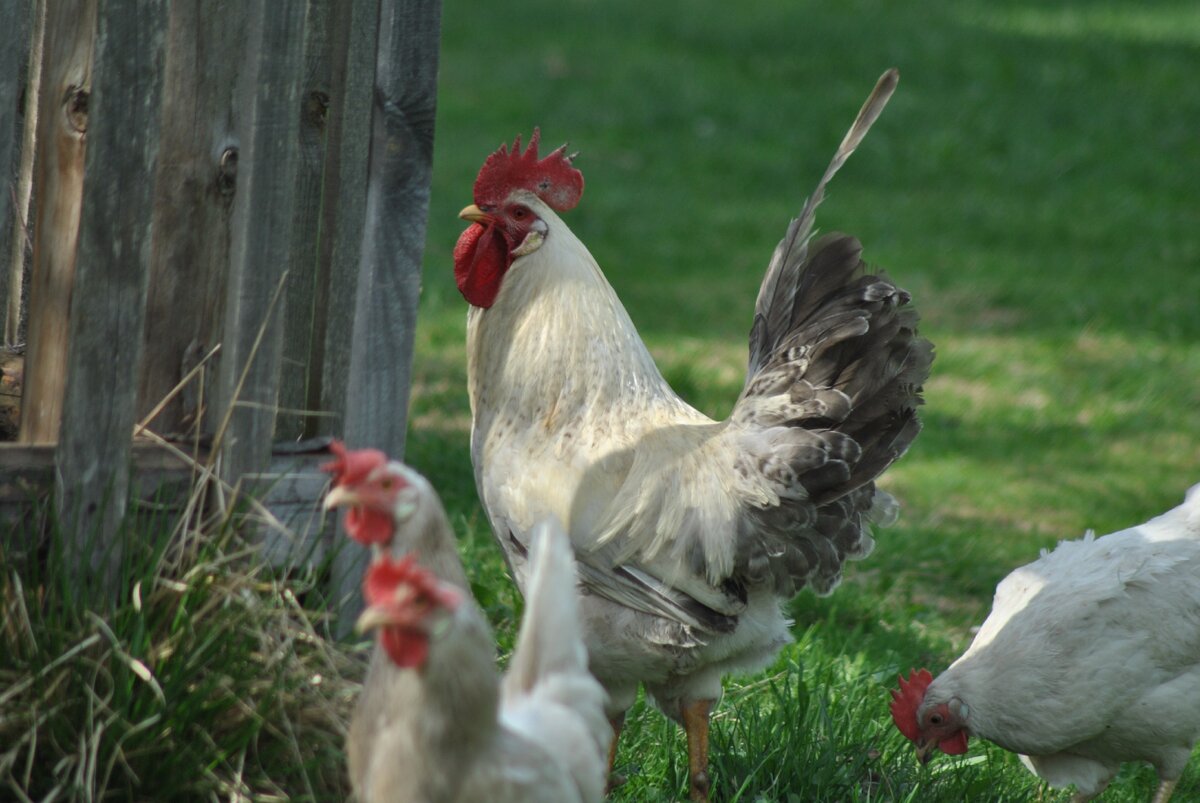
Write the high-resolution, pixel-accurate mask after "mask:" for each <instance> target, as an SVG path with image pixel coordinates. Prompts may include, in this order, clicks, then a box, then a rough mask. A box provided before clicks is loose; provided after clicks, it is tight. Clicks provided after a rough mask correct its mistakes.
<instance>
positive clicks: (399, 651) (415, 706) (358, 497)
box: [325, 445, 612, 803]
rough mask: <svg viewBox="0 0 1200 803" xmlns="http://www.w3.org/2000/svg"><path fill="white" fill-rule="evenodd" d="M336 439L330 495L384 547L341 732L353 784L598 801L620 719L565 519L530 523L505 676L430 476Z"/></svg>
mask: <svg viewBox="0 0 1200 803" xmlns="http://www.w3.org/2000/svg"><path fill="white" fill-rule="evenodd" d="M337 450H338V451H340V452H341V455H340V457H339V460H338V461H336V462H335V463H333V464H331V465H330V466H329V470H330V471H332V472H333V473H334V474H335V475H336V476H335V486H334V488H333V489H332V490H331V491H330V492H329V494H328V495H327V497H326V500H325V506H326V507H327V508H330V507H339V506H340V507H349V508H350V513H349V514H348V516H347V522H346V527H347V531H348V532H349V534H350V535H351V536H352V537H354V538H355V539H356V540H359V541H361V542H365V543H370V544H374V545H376V547H378V548H379V550H378V552H377V554H376V556H375V559H374V561H373V562H372V564H371V566H370V567H369V569H368V570H367V576H366V578H365V581H364V594H365V597H366V600H367V603H368V605H369V607H368V608H367V609H366V610H365V611H364V612H363V614H362V616H361V618H360V619H359V622H358V626H359V628H360V630H362V629H376V630H377V631H378V642H377V645H376V648H375V651H374V654H373V656H372V660H371V666H370V669H369V671H368V675H367V680H366V683H365V685H364V689H363V694H362V696H361V697H360V699H359V703H358V707H357V710H356V712H355V715H354V719H353V721H352V722H351V726H350V735H349V740H348V744H347V753H348V758H349V765H350V776H351V782H352V784H353V787H354V791H355V795H356V797H357V799H358V800H360V801H362V803H450V801H461V803H484V801H490V802H492V803H598V802H599V801H600V800H602V799H603V791H604V771H605V757H606V755H607V751H608V745H609V741H610V740H611V738H612V731H611V729H610V727H609V724H608V721H607V719H606V718H605V716H604V704H605V694H604V690H603V688H601V686H600V685H599V684H598V683H597V682H596V680H595V679H594V678H593V677H592V676H591V675H590V674H589V673H588V671H587V655H586V652H585V650H584V646H583V641H582V639H581V637H580V635H579V613H578V604H577V602H576V592H575V570H574V565H573V560H572V556H571V548H570V545H569V541H568V540H567V537H566V534H565V533H564V532H563V530H562V528H561V525H559V524H558V523H557V522H555V521H553V520H552V519H547V520H545V521H543V522H540V523H539V524H538V525H537V526H536V527H535V528H534V543H533V555H532V558H531V566H532V576H531V579H530V585H529V589H528V594H527V596H526V606H525V614H524V618H523V619H522V622H521V630H520V634H519V635H518V639H517V646H516V649H515V650H514V652H513V656H512V660H511V662H510V664H509V668H508V671H507V672H506V673H505V674H504V676H503V679H502V678H501V676H500V673H499V672H498V670H497V668H496V650H495V642H494V641H493V639H492V633H491V630H490V629H489V627H488V625H487V621H486V620H485V619H484V616H483V613H482V612H481V611H480V610H479V608H478V606H477V605H476V604H475V601H474V599H473V598H472V597H471V594H470V591H469V589H468V586H467V585H466V577H465V575H464V574H463V570H462V565H461V563H460V562H459V559H458V556H457V554H456V552H455V549H454V540H453V536H452V533H451V530H450V528H449V523H448V522H447V521H446V516H445V512H444V511H443V509H442V505H441V501H440V500H439V499H438V498H437V495H436V494H435V493H434V491H433V489H432V488H431V487H430V486H429V484H428V482H426V481H425V479H424V478H422V477H421V476H420V475H418V474H417V473H416V472H414V471H412V470H411V469H409V468H407V467H406V466H404V465H402V464H400V463H397V462H387V461H386V458H384V456H383V454H382V453H381V452H377V451H374V450H360V451H357V452H346V451H345V450H343V449H341V448H340V445H339V446H338V447H337ZM400 554H404V555H405V557H403V558H400V559H397V558H396V555H400ZM431 570H432V571H431Z"/></svg>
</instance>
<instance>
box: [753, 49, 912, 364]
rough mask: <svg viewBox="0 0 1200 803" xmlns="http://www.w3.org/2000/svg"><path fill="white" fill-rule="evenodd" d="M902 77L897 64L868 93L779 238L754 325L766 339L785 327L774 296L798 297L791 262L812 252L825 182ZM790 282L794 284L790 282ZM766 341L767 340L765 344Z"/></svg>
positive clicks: (759, 356)
mask: <svg viewBox="0 0 1200 803" xmlns="http://www.w3.org/2000/svg"><path fill="white" fill-rule="evenodd" d="M899 81H900V73H899V71H897V70H896V68H894V67H893V68H892V69H890V70H888V71H887V72H885V73H884V74H883V75H881V76H879V80H878V81H877V82H876V83H875V88H874V89H873V90H871V94H870V95H869V96H868V97H867V100H866V102H865V103H863V106H862V108H861V109H860V110H859V112H858V116H857V117H856V118H854V123H853V124H852V125H851V126H850V130H849V131H847V132H846V136H845V137H843V139H842V144H841V145H839V146H838V149H837V152H836V153H834V155H833V159H832V160H831V161H830V162H829V166H828V167H827V168H825V174H824V175H823V176H821V180H820V181H819V182H817V188H816V189H815V190H813V193H812V195H810V196H809V197H808V200H806V201H805V202H804V207H803V208H802V209H801V210H800V215H799V216H798V217H797V218H796V219H795V220H793V221H792V222H791V225H789V226H788V230H787V233H786V234H785V235H784V238H783V239H782V240H781V241H780V242H779V245H778V246H777V247H776V249H775V254H774V255H773V257H772V258H771V264H770V265H769V266H768V268H767V273H766V276H764V277H763V282H762V285H761V286H760V287H759V291H758V300H757V302H756V303H755V305H754V312H755V316H754V326H755V328H756V329H757V328H759V326H760V320H761V325H762V326H763V327H764V328H765V331H764V332H763V335H764V337H762V338H761V340H762V341H770V340H771V339H773V338H772V336H774V337H776V338H777V337H778V336H779V335H780V334H781V333H782V330H781V327H780V326H779V321H778V320H777V316H779V315H780V314H782V313H783V312H784V311H783V310H780V309H777V306H776V304H775V303H774V300H775V299H777V298H779V297H781V296H782V297H787V298H790V297H794V296H795V295H796V292H797V289H798V288H797V287H796V284H795V283H796V280H797V278H798V277H799V274H798V273H797V272H796V271H795V270H788V267H789V266H795V265H798V264H800V263H801V262H803V261H804V259H805V257H806V256H807V255H808V253H807V252H808V239H809V237H810V236H811V235H812V230H813V217H814V215H815V213H816V211H817V207H818V206H819V205H820V203H821V201H823V200H824V199H825V186H826V185H827V184H828V183H829V181H830V179H832V178H833V177H834V175H835V174H836V173H837V171H838V170H840V169H841V167H842V165H844V164H845V163H846V160H847V159H849V158H850V154H852V153H854V149H855V148H857V147H858V145H859V143H861V142H862V140H863V137H865V136H866V135H867V131H869V130H870V129H871V126H872V125H873V124H874V123H875V121H876V120H877V119H878V118H879V115H880V114H881V113H882V112H883V108H884V106H886V105H887V102H888V101H889V100H890V99H891V97H892V93H893V92H895V91H896V85H897V83H899ZM789 285H790V286H789ZM755 343H756V339H755V338H752V339H751V353H750V372H751V373H753V372H754V371H755V369H756V367H759V366H761V365H762V362H763V361H764V360H765V358H766V356H767V355H766V353H756V351H755V349H754V345H755ZM765 344H766V343H765V342H764V345H765Z"/></svg>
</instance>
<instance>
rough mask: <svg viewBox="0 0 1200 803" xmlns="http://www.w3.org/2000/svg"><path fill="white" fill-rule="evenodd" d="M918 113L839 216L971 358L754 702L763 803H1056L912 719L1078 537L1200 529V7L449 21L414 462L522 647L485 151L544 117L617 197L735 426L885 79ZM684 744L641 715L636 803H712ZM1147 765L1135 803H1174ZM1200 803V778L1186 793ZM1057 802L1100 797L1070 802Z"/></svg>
mask: <svg viewBox="0 0 1200 803" xmlns="http://www.w3.org/2000/svg"><path fill="white" fill-rule="evenodd" d="M889 66H897V67H899V69H900V73H901V81H900V87H899V90H898V91H897V94H896V96H895V98H894V99H893V101H892V103H891V104H890V106H889V108H888V109H887V111H886V112H885V113H884V115H883V117H882V118H881V119H880V121H879V122H878V123H877V125H876V127H875V129H874V130H873V131H872V133H871V134H870V136H869V137H868V138H867V140H866V141H865V143H864V144H863V146H862V147H861V148H860V149H859V151H858V152H857V153H856V154H855V155H854V157H853V158H852V159H851V160H850V162H849V163H848V165H847V166H846V168H845V169H844V170H843V171H842V173H841V174H840V175H839V176H838V177H837V179H835V181H834V182H833V185H832V186H831V188H830V193H829V198H828V200H827V202H826V204H825V205H824V206H823V207H822V209H821V211H820V213H819V215H818V226H819V227H820V228H821V229H823V230H826V231H829V230H834V229H840V230H844V231H849V232H852V233H854V234H856V235H857V236H859V237H860V238H861V239H862V241H863V242H864V244H865V247H866V252H865V253H866V258H867V259H868V261H869V262H871V263H872V264H873V265H877V266H880V267H882V268H885V269H886V270H888V271H889V272H890V273H891V274H892V275H893V276H894V277H896V278H897V279H898V280H899V282H900V283H901V284H902V285H904V286H905V287H907V288H908V289H910V290H911V291H912V292H913V294H914V296H915V297H916V300H917V303H918V305H919V307H920V309H921V311H922V315H923V321H924V322H923V325H922V331H923V332H924V333H925V334H926V335H927V336H929V337H930V338H931V339H932V340H933V341H934V342H935V343H936V345H937V351H938V356H937V360H936V361H935V364H934V368H933V378H932V380H931V381H930V383H929V385H928V386H927V388H926V398H927V406H926V407H925V409H924V420H925V431H924V432H923V434H922V435H921V437H920V438H919V439H918V440H917V442H916V444H915V446H914V447H913V449H912V451H911V452H910V453H909V455H908V456H906V457H905V458H904V460H902V461H901V462H900V463H899V464H898V465H896V466H895V467H894V468H893V469H892V470H891V471H890V472H889V473H888V475H887V477H886V480H885V482H884V484H885V486H886V487H888V488H889V489H890V490H891V491H892V492H893V493H895V494H896V495H897V496H898V497H899V498H900V499H901V500H902V502H903V504H904V509H903V513H902V517H901V520H900V522H899V523H898V524H897V525H896V526H895V527H893V528H891V529H889V530H887V531H884V532H882V533H880V534H879V538H878V542H879V543H878V547H877V548H876V551H875V553H874V554H873V555H872V556H871V557H870V558H869V559H868V560H867V561H865V562H863V563H860V564H856V565H855V566H853V567H852V568H851V570H850V572H849V574H848V578H847V581H846V582H845V583H844V584H843V586H842V587H841V588H840V589H839V590H838V591H837V592H836V593H835V594H834V595H833V596H832V597H830V598H828V599H815V598H813V597H812V596H811V595H801V596H800V597H799V598H798V599H797V600H796V601H795V602H794V603H793V606H792V610H793V615H794V616H795V618H796V622H797V624H796V629H795V633H796V637H797V644H796V645H795V646H794V647H791V648H789V649H788V650H786V651H785V652H784V653H783V655H781V656H780V659H779V661H778V662H777V663H776V665H775V666H774V667H773V668H771V669H770V670H768V671H767V672H765V673H763V674H761V675H759V676H755V677H752V678H747V679H737V680H733V681H731V682H730V683H729V684H728V686H727V691H726V699H725V701H724V702H723V703H722V704H721V706H720V708H719V709H718V712H717V715H716V718H715V735H714V746H713V752H714V774H715V779H716V784H717V789H718V790H719V794H720V796H721V798H722V799H727V800H734V799H737V800H804V801H808V800H912V801H918V800H919V801H930V800H947V801H950V800H962V799H970V800H995V801H999V800H1012V801H1023V800H1028V799H1030V798H1031V797H1032V796H1033V795H1034V794H1036V793H1037V792H1036V790H1037V788H1038V785H1037V782H1036V779H1034V778H1033V777H1032V776H1031V775H1029V774H1028V773H1027V772H1025V770H1024V769H1023V768H1022V767H1020V766H1019V764H1018V763H1017V762H1016V761H1015V759H1014V758H1013V757H1012V756H1009V755H1008V754H1006V753H1005V752H1004V751H1001V750H999V749H997V748H993V747H990V746H988V745H986V744H984V743H980V742H973V745H972V750H971V752H970V754H969V755H968V756H967V757H966V758H965V759H963V760H955V759H950V758H947V757H941V758H940V759H939V760H937V761H935V762H933V763H932V764H931V765H930V766H929V767H928V768H926V769H924V770H920V769H919V768H918V767H917V766H916V764H915V761H914V760H913V758H912V755H911V752H910V751H909V750H908V749H907V748H906V745H905V744H904V743H903V739H902V737H900V736H899V735H898V734H897V733H896V732H895V731H894V730H893V729H892V727H891V725H890V720H889V718H888V716H887V706H886V701H887V694H886V690H887V688H888V687H889V686H890V685H891V684H892V683H893V682H894V679H895V675H896V673H897V671H899V670H901V669H907V668H908V667H909V666H913V665H922V664H928V665H929V666H930V667H931V668H932V669H934V670H937V669H940V668H942V667H944V666H945V665H946V664H947V663H948V662H949V661H950V660H952V658H953V657H954V656H956V655H957V654H959V653H960V652H961V651H962V649H964V648H965V646H966V644H967V643H968V642H969V639H970V630H969V628H970V627H971V626H972V625H974V624H977V623H978V622H980V621H981V620H982V618H983V617H984V616H985V615H986V613H987V610H988V607H989V605H990V601H991V595H992V591H993V589H994V586H995V584H996V582H997V581H998V580H999V579H1000V578H1001V577H1003V576H1004V575H1005V574H1007V572H1008V571H1010V570H1011V569H1012V568H1013V567H1015V566H1017V565H1020V564H1022V563H1025V562H1028V561H1029V560H1031V559H1033V558H1034V557H1036V555H1037V552H1038V550H1039V549H1040V548H1042V547H1046V546H1051V545H1053V544H1054V543H1055V542H1056V541H1057V540H1058V539H1061V538H1069V537H1075V536H1078V535H1079V534H1080V533H1082V532H1083V530H1084V529H1085V528H1089V527H1091V528H1095V529H1096V530H1097V531H1098V532H1107V531H1110V530H1113V529H1117V528H1120V527H1123V526H1127V525H1130V524H1133V523H1136V522H1139V521H1142V520H1145V519H1146V518H1148V517H1149V516H1151V515H1153V514H1155V513H1157V512H1160V511H1162V510H1165V509H1166V508H1168V507H1171V506H1173V505H1175V504H1176V503H1177V502H1178V501H1179V500H1181V499H1182V496H1183V492H1184V491H1185V489H1186V488H1187V487H1189V486H1190V485H1191V484H1192V483H1194V482H1197V481H1200V204H1198V202H1197V200H1196V199H1197V195H1196V192H1195V190H1194V186H1195V182H1196V180H1197V176H1200V137H1198V136H1197V134H1196V123H1197V120H1200V83H1198V82H1197V81H1196V80H1195V76H1196V75H1198V74H1200V9H1198V8H1197V7H1196V6H1195V5H1194V4H1189V3H1181V2H1147V3H1141V4H1138V5H1136V6H1134V5H1133V4H1119V3H1116V2H1111V3H1102V2H1088V3H1084V2H1075V3H1064V2H1050V3H1031V2H1029V3H1016V2H930V3H922V4H919V5H918V4H905V3H887V2H882V0H878V1H876V2H847V3H838V4H817V3H811V2H785V0H776V1H775V2H761V3H753V4H732V3H724V4H719V3H696V2H693V3H681V2H665V3H646V2H630V1H629V0H614V1H613V2H605V3H599V2H582V1H581V0H575V1H574V2H561V1H560V2H548V1H544V2H542V1H538V2H529V3H522V4H519V5H516V6H514V5H512V4H466V3H461V2H458V3H455V2H452V3H448V4H447V5H446V7H445V12H444V21H443V51H442V63H441V84H440V94H439V99H438V104H439V106H438V114H439V116H438V122H437V126H438V127H437V145H436V148H435V169H434V187H433V196H432V205H431V213H430V224H429V243H428V247H427V251H426V261H425V273H424V296H423V299H422V306H421V317H420V323H419V326H418V333H417V353H416V358H415V359H416V365H415V376H416V383H415V385H414V391H413V410H412V412H413V418H412V425H411V433H410V440H409V459H410V460H411V461H412V462H413V463H415V464H416V465H417V466H418V467H419V468H420V469H421V470H423V471H425V472H426V473H428V474H429V475H430V477H431V479H432V480H433V481H434V484H435V485H436V486H437V487H438V488H439V489H440V490H441V491H442V492H443V494H444V495H445V497H446V501H447V504H448V506H449V509H450V511H451V515H452V517H453V518H454V519H455V521H456V524H457V525H458V527H459V530H460V532H462V533H464V536H463V550H464V555H465V557H466V559H467V561H468V565H469V569H470V571H471V574H472V577H473V578H474V582H475V584H476V591H477V593H479V594H480V596H481V597H482V598H483V600H484V602H485V605H486V606H487V607H488V609H489V611H490V613H491V614H492V616H493V619H494V620H495V622H496V623H497V625H498V628H499V630H500V632H501V638H502V640H505V641H507V640H510V639H511V633H512V628H513V621H514V616H515V612H516V611H517V610H519V600H518V599H517V598H516V596H515V594H514V593H513V591H512V588H511V584H510V583H509V581H508V579H507V577H506V576H505V573H504V569H503V563H502V561H501V560H500V557H499V553H498V550H497V549H496V548H495V547H494V546H493V545H492V543H491V540H490V535H489V534H488V532H487V527H486V522H485V520H484V518H483V516H482V514H481V512H480V510H479V507H478V503H477V501H476V499H475V493H474V486H473V480H472V475H471V469H470V463H469V455H468V437H469V435H468V433H469V429H468V428H469V413H468V410H467V403H466V392H465V367H464V357H463V344H462V340H463V318H464V311H465V305H464V302H463V301H462V299H461V298H460V297H459V296H458V293H457V291H456V290H455V288H454V284H453V279H452V274H451V270H450V252H451V249H452V247H453V245H454V242H455V239H456V238H457V236H458V234H459V232H460V231H461V227H462V224H461V222H460V221H458V220H457V219H456V218H455V214H456V212H457V211H458V210H459V209H460V208H461V207H462V206H464V205H465V204H467V203H469V202H470V200H471V183H472V181H473V180H474V176H475V172H476V171H477V170H478V167H479V165H480V163H481V162H482V160H483V158H484V156H486V155H487V154H488V153H489V152H490V151H491V150H492V149H494V148H495V147H496V146H497V145H498V144H499V143H500V141H501V140H510V141H511V139H512V137H513V135H515V134H516V133H518V132H522V133H524V134H525V135H526V136H527V135H528V132H529V130H530V128H531V127H532V126H533V125H535V124H537V125H540V126H541V127H542V132H543V135H544V137H545V141H546V143H547V144H548V145H554V144H557V143H558V142H561V141H563V140H570V141H571V147H572V148H577V149H579V150H580V151H581V152H582V153H581V156H580V158H579V160H578V162H577V165H578V166H579V167H580V168H581V169H582V170H583V171H584V174H585V175H586V177H587V181H588V184H587V190H586V192H585V194H584V198H583V201H582V203H581V204H580V206H579V207H578V208H577V209H576V210H574V211H572V212H570V213H568V215H567V216H566V220H567V222H568V223H569V224H570V225H571V226H572V228H573V229H574V230H575V232H576V233H577V234H578V235H579V236H580V237H581V239H582V240H583V241H584V242H585V243H587V244H588V246H589V248H590V249H591V250H592V252H593V254H594V255H595V256H596V257H597V259H598V260H599V262H600V265H601V267H602V268H603V269H604V270H605V273H606V275H607V276H608V278H609V280H610V281H611V282H612V284H613V285H614V286H615V287H616V289H617V292H618V293H619V294H620V296H621V298H622V300H623V301H624V302H625V304H626V306H627V307H628V309H629V311H630V314H631V316H632V317H633V319H634V321H635V322H636V324H637V325H638V327H639V329H640V331H641V333H642V335H643V337H644V338H645V340H646V341H647V343H648V344H649V345H650V346H651V348H652V350H653V351H654V354H655V356H656V357H657V359H658V360H659V364H660V366H661V367H662V368H663V371H664V373H665V374H666V375H667V378H668V379H669V380H670V381H671V382H672V384H673V385H674V386H675V387H676V389H677V390H679V391H680V392H681V393H682V394H683V395H684V396H685V397H686V398H687V399H688V400H689V401H691V402H692V403H693V404H695V405H696V406H697V407H699V408H700V409H702V410H704V411H706V412H708V413H710V414H712V415H718V416H723V415H724V414H726V413H727V412H728V410H729V408H730V406H731V404H732V401H733V399H734V398H735V397H736V394H737V392H738V390H739V389H740V384H741V379H742V375H743V371H744V360H745V334H746V331H747V330H748V328H749V322H750V310H751V309H752V305H753V301H754V295H755V292H756V291H757V286H758V281H759V279H760V278H761V274H762V270H763V268H764V267H765V264H766V260H767V257H768V256H769V254H770V251H771V249H772V248H773V247H774V244H775V242H776V241H777V239H778V237H779V235H780V234H781V233H782V231H783V228H784V226H785V224H786V221H787V219H788V217H789V216H790V215H792V214H795V212H796V211H797V210H798V209H799V207H800V205H801V203H802V202H803V199H804V197H805V196H806V195H807V194H808V192H809V191H810V190H811V189H812V187H813V185H814V183H815V181H816V179H817V177H818V176H819V175H820V172H821V170H822V169H823V168H824V166H825V164H826V162H827V160H828V158H829V156H830V155H831V154H832V151H833V149H834V147H835V146H836V144H837V143H838V141H839V140H840V138H841V136H842V134H843V132H844V130H845V128H846V127H847V126H848V124H849V122H850V121H851V119H853V116H854V114H855V112H856V111H857V109H858V106H859V104H860V103H861V102H862V100H863V98H864V97H865V95H866V93H867V91H868V90H869V89H870V87H871V86H872V84H873V82H874V80H875V78H876V77H877V76H878V75H879V74H880V73H881V72H882V71H883V70H884V69H885V68H886V67H889ZM677 730H678V729H677V728H676V727H675V726H674V725H672V724H670V723H668V722H666V721H665V720H664V719H663V718H662V717H661V716H659V715H658V714H657V713H655V712H653V711H651V710H649V709H648V708H645V707H644V706H643V705H642V704H641V703H639V705H638V706H637V707H636V708H635V709H634V712H633V714H632V716H631V717H630V719H629V723H628V726H627V732H626V735H625V738H624V741H623V743H622V747H621V753H620V757H619V759H618V763H619V765H620V767H621V768H622V769H623V770H624V771H625V772H626V773H627V774H628V775H629V776H630V781H629V783H628V785H627V786H626V787H624V788H623V789H621V790H620V791H619V792H618V793H617V795H616V799H619V800H630V801H634V800H638V801H640V800H658V799H662V800H668V799H673V798H675V797H677V796H679V795H680V794H681V793H682V790H683V789H684V774H685V772H684V771H685V766H683V765H682V762H683V757H684V754H683V752H682V739H681V736H680V734H678V732H677ZM1153 784H1154V779H1153V773H1152V772H1151V771H1150V770H1148V769H1146V768H1139V767H1133V766H1131V767H1129V768H1127V769H1126V771H1125V772H1124V773H1123V774H1122V775H1121V776H1120V777H1119V778H1118V779H1117V781H1116V782H1115V783H1114V784H1113V786H1112V787H1111V788H1110V790H1109V791H1108V792H1107V793H1106V794H1105V796H1104V798H1103V799H1104V800H1106V801H1126V800H1129V801H1132V800H1144V799H1147V798H1148V797H1149V793H1150V790H1151V789H1152V788H1153ZM1178 794H1179V795H1180V797H1181V799H1189V796H1198V795H1200V770H1196V769H1193V770H1192V771H1191V772H1190V773H1189V774H1188V775H1187V776H1186V777H1185V781H1184V782H1183V783H1182V784H1181V786H1180V788H1179V792H1178ZM1045 799H1047V800H1055V799H1065V796H1062V797H1061V798H1060V797H1056V796H1055V795H1048V796H1047V797H1046V798H1045Z"/></svg>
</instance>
